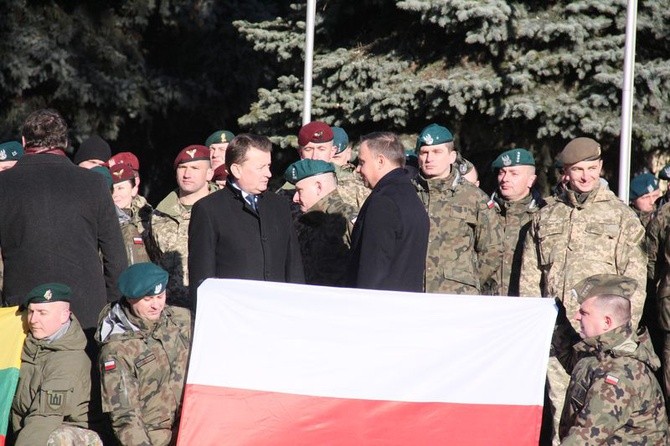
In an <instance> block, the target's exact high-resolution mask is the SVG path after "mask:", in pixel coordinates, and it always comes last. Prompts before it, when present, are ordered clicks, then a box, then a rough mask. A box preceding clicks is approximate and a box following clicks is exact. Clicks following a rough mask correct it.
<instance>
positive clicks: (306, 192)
mask: <svg viewBox="0 0 670 446" xmlns="http://www.w3.org/2000/svg"><path fill="white" fill-rule="evenodd" d="M319 176H320V175H317V176H313V177H309V178H305V179H304V180H300V181H298V182H297V183H296V184H295V194H294V195H293V202H294V203H298V204H299V205H300V210H301V211H303V212H307V211H308V210H309V208H311V207H312V206H314V205H315V204H316V202H317V201H319V200H320V199H321V197H322V194H321V191H322V188H321V183H320V181H319Z"/></svg>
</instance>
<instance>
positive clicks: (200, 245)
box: [188, 134, 305, 303]
mask: <svg viewBox="0 0 670 446" xmlns="http://www.w3.org/2000/svg"><path fill="white" fill-rule="evenodd" d="M271 152H272V143H271V142H270V140H269V139H268V138H266V137H264V136H257V135H250V134H242V135H238V136H236V137H235V138H233V140H232V141H231V142H230V144H229V145H228V149H227V150H226V166H227V167H228V172H229V177H228V181H227V182H226V186H225V187H224V188H223V189H221V190H219V191H217V192H214V193H212V194H210V195H208V196H207V197H205V198H202V199H201V200H200V201H198V202H197V203H196V204H195V205H194V206H193V210H192V212H191V224H190V226H189V230H188V269H189V278H190V294H191V301H192V302H193V303H195V298H196V290H197V288H198V286H199V285H200V284H201V283H202V281H203V280H205V279H207V278H208V277H221V278H236V279H250V280H267V281H272V282H292V283H304V281H305V273H304V271H303V267H302V259H301V256H300V245H299V244H298V238H297V236H296V233H295V229H294V228H293V223H292V220H291V210H290V207H289V203H288V201H287V200H286V199H285V198H283V197H281V196H279V195H275V194H272V193H265V191H266V189H267V187H268V181H269V179H270V176H271V174H270V160H271V157H270V155H271Z"/></svg>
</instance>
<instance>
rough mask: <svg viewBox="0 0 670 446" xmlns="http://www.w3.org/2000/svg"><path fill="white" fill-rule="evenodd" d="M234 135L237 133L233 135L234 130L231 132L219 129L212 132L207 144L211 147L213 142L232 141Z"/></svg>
mask: <svg viewBox="0 0 670 446" xmlns="http://www.w3.org/2000/svg"><path fill="white" fill-rule="evenodd" d="M234 137H235V135H233V132H229V131H228V130H217V131H216V132H214V133H212V134H211V135H209V136H208V137H207V140H206V141H205V145H206V146H207V147H209V146H211V145H212V144H221V143H224V142H230V141H232V140H233V138H234Z"/></svg>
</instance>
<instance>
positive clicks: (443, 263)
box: [415, 169, 503, 294]
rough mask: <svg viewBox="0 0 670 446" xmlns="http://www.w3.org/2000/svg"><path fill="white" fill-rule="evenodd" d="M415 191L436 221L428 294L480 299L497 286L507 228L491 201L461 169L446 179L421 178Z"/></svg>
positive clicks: (431, 237)
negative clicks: (494, 283) (485, 289)
mask: <svg viewBox="0 0 670 446" xmlns="http://www.w3.org/2000/svg"><path fill="white" fill-rule="evenodd" d="M415 185H416V187H417V191H418V193H419V197H420V198H421V201H422V202H423V204H424V206H425V207H426V211H427V212H428V216H429V218H430V235H429V240H428V255H427V257H426V273H425V290H426V291H427V292H429V293H454V294H480V293H481V292H482V291H483V290H482V287H483V286H484V285H485V284H487V285H488V284H490V283H491V282H492V281H495V277H496V274H497V271H498V268H499V267H500V263H501V260H502V249H503V240H502V237H503V234H502V227H501V225H500V221H499V218H498V215H497V214H496V212H495V211H494V210H493V209H491V207H489V204H488V197H487V196H486V195H485V194H484V192H482V191H481V190H480V189H479V188H478V187H476V186H475V185H473V184H471V183H469V182H467V181H465V180H464V179H463V178H462V177H461V176H460V174H459V173H458V172H457V170H456V169H452V170H451V174H450V175H449V176H448V177H447V178H441V179H430V180H428V179H425V178H423V177H422V176H421V175H419V176H417V177H416V179H415ZM495 288H497V286H496V287H495Z"/></svg>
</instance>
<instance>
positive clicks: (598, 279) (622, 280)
mask: <svg viewBox="0 0 670 446" xmlns="http://www.w3.org/2000/svg"><path fill="white" fill-rule="evenodd" d="M636 289H637V281H636V280H635V279H631V278H630V277H626V276H619V275H616V274H596V275H595V276H591V277H587V278H586V279H584V280H582V281H580V282H579V283H578V284H577V285H575V287H574V288H573V289H571V290H570V293H571V294H572V295H573V296H574V297H575V298H576V299H577V302H579V303H580V304H581V303H583V302H584V301H585V300H587V299H590V298H592V297H595V296H603V295H610V296H620V297H623V298H624V299H629V300H630V298H631V297H632V296H633V293H634V292H635V290H636Z"/></svg>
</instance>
